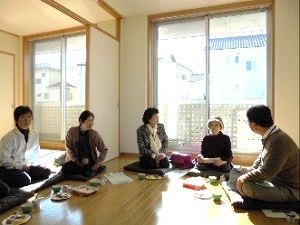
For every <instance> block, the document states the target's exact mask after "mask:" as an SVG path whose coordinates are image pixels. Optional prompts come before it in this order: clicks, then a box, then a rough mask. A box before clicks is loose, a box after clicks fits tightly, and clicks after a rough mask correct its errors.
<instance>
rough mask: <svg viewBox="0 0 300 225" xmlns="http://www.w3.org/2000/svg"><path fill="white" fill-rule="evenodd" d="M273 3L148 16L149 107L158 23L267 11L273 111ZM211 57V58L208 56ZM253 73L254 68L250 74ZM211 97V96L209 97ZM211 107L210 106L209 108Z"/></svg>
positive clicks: (268, 97) (269, 100)
mask: <svg viewBox="0 0 300 225" xmlns="http://www.w3.org/2000/svg"><path fill="white" fill-rule="evenodd" d="M272 6H273V1H271V0H270V1H268V0H267V1H263V2H262V1H253V2H251V3H250V2H246V3H239V4H229V5H222V6H216V7H207V8H200V9H195V10H187V11H181V12H173V13H167V14H157V15H150V16H148V31H149V34H150V35H148V38H149V39H148V51H149V58H148V63H149V65H150V66H148V85H147V88H148V90H147V94H148V95H147V100H148V101H147V105H148V106H149V107H150V106H153V105H155V102H156V100H155V98H157V96H155V95H156V93H157V83H156V80H157V79H156V78H155V74H154V73H155V72H156V71H157V68H156V67H157V66H156V63H155V60H154V59H155V56H157V52H156V50H155V49H157V46H156V43H157V42H155V41H154V39H153V38H154V36H155V35H157V34H156V31H155V26H156V22H163V21H170V20H178V19H186V18H190V17H197V16H199V17H205V16H209V17H211V18H213V17H214V15H215V16H220V14H230V13H232V14H235V13H241V12H242V13H244V12H245V11H249V12H250V11H253V10H254V11H257V10H263V9H266V10H267V13H266V15H267V18H266V26H267V27H266V29H267V40H268V41H267V52H266V54H267V62H266V66H267V72H266V76H267V77H266V102H267V105H268V106H269V107H270V108H271V110H272V111H274V110H273V104H272V103H273V96H274V91H273V90H274V83H273V76H274V73H273V71H274V69H273V67H274V66H273V65H274V57H273V55H272V52H273V49H272V48H273V37H274V35H273V26H274V23H273V22H272V18H273V16H274V10H272ZM208 57H209V56H208ZM251 64H252V62H251ZM251 71H252V67H251V70H250V72H251ZM207 97H209V96H207ZM208 107H209V106H208ZM259 152H260V149H257V150H253V151H251V152H249V151H246V152H243V151H235V153H238V154H242V155H248V154H250V155H257V154H259Z"/></svg>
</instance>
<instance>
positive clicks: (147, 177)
mask: <svg viewBox="0 0 300 225" xmlns="http://www.w3.org/2000/svg"><path fill="white" fill-rule="evenodd" d="M146 179H147V180H160V179H161V176H159V175H155V174H152V175H147V176H146Z"/></svg>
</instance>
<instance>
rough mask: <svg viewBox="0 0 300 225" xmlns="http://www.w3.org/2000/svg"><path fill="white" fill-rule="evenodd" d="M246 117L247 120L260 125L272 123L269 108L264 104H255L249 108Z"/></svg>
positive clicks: (270, 124) (269, 125)
mask: <svg viewBox="0 0 300 225" xmlns="http://www.w3.org/2000/svg"><path fill="white" fill-rule="evenodd" d="M247 118H248V121H249V122H254V123H256V124H258V125H260V126H261V127H271V126H272V125H273V124H274V122H273V119H272V114H271V110H270V108H269V107H267V106H265V105H256V106H252V107H251V108H249V109H248V110H247Z"/></svg>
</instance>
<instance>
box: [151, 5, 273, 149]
mask: <svg viewBox="0 0 300 225" xmlns="http://www.w3.org/2000/svg"><path fill="white" fill-rule="evenodd" d="M269 11H270V9H265V10H258V11H255V10H254V11H253V10H252V11H248V12H247V11H246V12H237V13H230V14H222V15H215V16H205V17H193V18H186V19H177V20H168V21H163V22H155V24H154V30H153V32H154V38H153V43H154V54H153V55H154V59H153V61H154V67H153V71H154V79H153V87H154V90H153V93H154V99H153V102H154V105H155V106H156V107H158V108H159V110H160V122H162V123H164V124H165V127H166V130H167V133H168V136H169V149H171V150H186V151H199V150H200V147H201V141H202V138H203V137H204V136H205V135H206V134H207V133H208V132H209V131H208V129H207V127H206V123H207V121H208V119H209V118H210V117H212V116H221V117H222V119H223V121H224V124H225V129H224V133H226V134H228V135H229V136H230V138H231V142H232V149H233V151H234V152H243V153H254V152H255V153H256V152H257V151H258V150H259V149H260V148H261V141H260V137H259V136H258V135H255V134H254V133H253V132H252V131H251V130H250V128H249V127H248V125H247V124H246V123H245V121H246V111H247V109H248V108H249V107H251V106H252V105H256V104H270V96H269V95H268V93H269V92H270V89H269V88H270V86H271V85H270V83H267V81H269V80H270V79H269V77H270V63H268V62H269V60H270V56H269V55H268V45H269V44H268V38H267V37H268V35H269V34H268V33H267V31H268V30H269V29H268V27H270V26H271V24H269V23H268V22H267V21H269V20H268V19H267V17H268V16H269V15H270V14H269ZM249 59H251V60H249ZM252 59H255V63H254V64H252ZM245 65H246V66H245ZM253 65H255V66H254V67H255V69H253V68H252V66H253ZM183 77H185V79H181V78H183Z"/></svg>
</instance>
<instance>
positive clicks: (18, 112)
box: [14, 105, 33, 122]
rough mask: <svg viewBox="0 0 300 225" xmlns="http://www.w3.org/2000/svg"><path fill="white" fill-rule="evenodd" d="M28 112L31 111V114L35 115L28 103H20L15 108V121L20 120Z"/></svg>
mask: <svg viewBox="0 0 300 225" xmlns="http://www.w3.org/2000/svg"><path fill="white" fill-rule="evenodd" d="M26 113H31V116H32V117H33V113H32V111H31V109H30V108H29V106H26V105H20V106H18V107H17V108H15V110H14V119H15V122H17V121H18V119H19V118H20V117H21V116H22V115H24V114H26Z"/></svg>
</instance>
